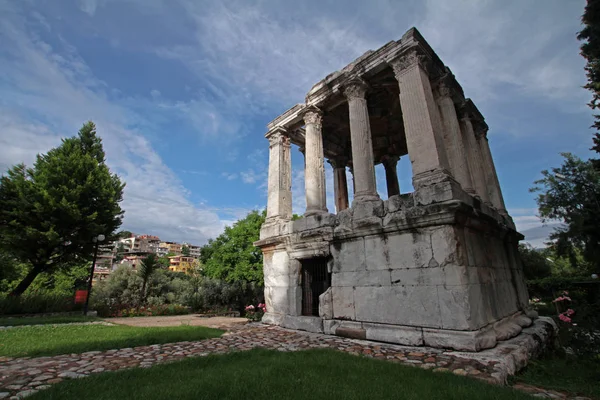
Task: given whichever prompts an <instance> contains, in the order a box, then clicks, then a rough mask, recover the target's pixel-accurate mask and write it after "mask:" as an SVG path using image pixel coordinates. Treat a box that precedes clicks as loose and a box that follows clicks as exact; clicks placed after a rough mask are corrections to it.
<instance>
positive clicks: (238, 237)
mask: <svg viewBox="0 0 600 400" xmlns="http://www.w3.org/2000/svg"><path fill="white" fill-rule="evenodd" d="M265 216H266V213H265V212H262V213H259V212H258V211H252V212H251V213H249V214H248V215H247V216H246V217H245V218H244V219H241V220H239V221H237V222H236V223H235V224H233V226H231V227H229V226H228V227H226V228H225V232H223V233H222V234H221V235H219V236H218V237H217V238H216V239H214V240H212V239H211V240H209V241H208V244H206V245H205V246H203V247H202V249H201V250H200V260H201V262H202V264H203V272H204V274H206V275H207V276H209V277H211V278H217V279H224V280H225V281H227V282H236V281H245V282H256V283H258V284H260V285H262V284H263V269H262V266H263V265H262V252H261V251H260V249H259V248H257V247H254V245H253V243H254V242H255V241H257V240H258V239H259V233H260V226H261V225H262V224H263V222H264V221H265Z"/></svg>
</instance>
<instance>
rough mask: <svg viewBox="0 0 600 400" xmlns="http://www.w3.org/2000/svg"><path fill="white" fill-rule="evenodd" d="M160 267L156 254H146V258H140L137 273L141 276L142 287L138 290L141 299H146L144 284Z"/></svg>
mask: <svg viewBox="0 0 600 400" xmlns="http://www.w3.org/2000/svg"><path fill="white" fill-rule="evenodd" d="M159 267H160V264H159V263H158V259H157V258H156V254H148V256H146V258H144V259H143V260H142V262H141V263H140V266H139V269H138V275H139V276H140V278H142V289H141V291H140V297H141V301H142V302H144V301H145V300H146V284H147V283H148V279H150V276H152V274H153V273H154V272H155V271H156V270H157V269H158V268H159Z"/></svg>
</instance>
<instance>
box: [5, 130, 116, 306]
mask: <svg viewBox="0 0 600 400" xmlns="http://www.w3.org/2000/svg"><path fill="white" fill-rule="evenodd" d="M104 157H105V155H104V150H103V148H102V141H101V139H100V138H99V137H98V136H96V128H95V126H94V124H93V123H92V122H88V123H86V124H84V125H83V127H82V128H81V130H80V131H79V134H78V135H77V136H75V137H72V138H68V139H64V140H63V141H62V144H61V145H60V146H58V147H56V148H54V149H52V150H50V151H49V152H48V153H47V154H42V155H38V157H37V160H36V162H35V163H34V166H33V168H26V167H25V165H23V164H19V165H16V166H14V167H13V168H11V169H9V170H8V172H7V174H6V175H5V176H2V178H1V179H0V249H3V251H5V252H6V253H8V254H10V255H11V256H13V257H14V258H16V259H18V260H19V261H21V262H23V263H25V262H26V263H29V265H30V267H29V271H28V273H27V274H26V276H25V277H24V278H23V280H22V281H21V282H20V283H19V284H18V285H17V287H16V288H14V290H13V292H12V294H13V295H17V296H18V295H21V294H22V293H23V292H24V291H25V290H26V289H27V287H29V285H30V284H31V282H33V280H34V279H35V277H36V276H37V275H38V274H40V273H42V272H50V273H52V272H54V271H56V270H58V269H60V268H66V267H69V266H71V265H72V263H73V262H75V263H81V262H82V261H85V260H89V259H90V258H91V254H92V252H93V247H94V243H93V242H92V240H91V238H93V237H95V236H97V235H99V234H104V235H105V236H107V237H110V236H111V235H112V234H113V232H114V231H115V230H116V229H117V228H118V227H119V226H120V225H121V221H122V216H123V211H122V210H121V207H120V206H119V202H120V201H121V200H122V196H123V187H124V184H122V183H121V181H120V179H119V177H118V176H117V175H115V174H111V173H110V170H109V169H108V166H107V165H106V164H105V159H104Z"/></svg>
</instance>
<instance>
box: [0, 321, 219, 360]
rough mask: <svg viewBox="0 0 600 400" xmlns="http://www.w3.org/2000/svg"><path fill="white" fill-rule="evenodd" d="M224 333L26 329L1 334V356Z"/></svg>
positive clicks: (184, 328) (80, 350) (181, 328)
mask: <svg viewBox="0 0 600 400" xmlns="http://www.w3.org/2000/svg"><path fill="white" fill-rule="evenodd" d="M222 334H223V331H222V330H219V329H212V328H206V327H203V326H176V327H166V328H139V327H132V326H122V325H115V326H104V325H67V326H61V325H45V326H25V327H23V328H19V329H6V330H2V331H0V356H9V357H24V356H31V357H34V356H42V355H44V356H47V355H55V354H70V353H83V352H86V351H92V350H110V349H118V348H124V347H135V346H144V345H150V344H158V343H172V342H182V341H192V340H202V339H207V338H214V337H219V336H221V335H222Z"/></svg>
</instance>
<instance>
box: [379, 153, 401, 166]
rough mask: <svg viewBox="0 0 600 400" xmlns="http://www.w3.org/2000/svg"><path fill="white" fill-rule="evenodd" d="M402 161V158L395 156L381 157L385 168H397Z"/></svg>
mask: <svg viewBox="0 0 600 400" xmlns="http://www.w3.org/2000/svg"><path fill="white" fill-rule="evenodd" d="M399 160H400V156H397V155H395V154H386V155H384V156H383V157H381V163H382V164H383V166H384V167H395V166H396V165H398V161H399Z"/></svg>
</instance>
